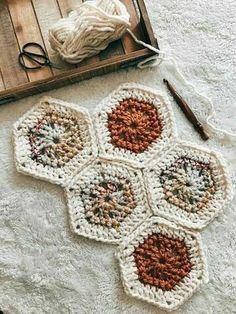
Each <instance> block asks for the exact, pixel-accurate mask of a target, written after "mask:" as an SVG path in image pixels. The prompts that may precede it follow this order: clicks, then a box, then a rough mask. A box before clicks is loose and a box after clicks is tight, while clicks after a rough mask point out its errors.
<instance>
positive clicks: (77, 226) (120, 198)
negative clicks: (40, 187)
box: [66, 160, 151, 243]
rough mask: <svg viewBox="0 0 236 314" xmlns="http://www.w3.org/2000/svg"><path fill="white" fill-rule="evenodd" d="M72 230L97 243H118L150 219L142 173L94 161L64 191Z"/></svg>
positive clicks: (114, 164) (118, 165)
mask: <svg viewBox="0 0 236 314" xmlns="http://www.w3.org/2000/svg"><path fill="white" fill-rule="evenodd" d="M66 195H67V200H68V206H69V211H70V219H71V225H72V228H73V230H74V231H75V232H76V233H77V234H79V235H83V236H85V237H88V238H92V239H95V240H98V241H104V242H110V243H117V242H119V241H120V239H121V238H122V237H124V236H125V235H126V234H129V233H130V232H131V231H132V230H133V229H134V228H135V227H137V225H139V224H140V222H142V221H143V220H145V219H146V218H147V217H148V216H150V214H151V212H150V210H149V207H148V204H147V200H146V194H145V188H144V185H143V180H142V176H141V172H140V171H139V170H134V169H132V168H130V167H128V166H124V165H122V164H117V163H115V162H108V161H105V160H101V161H98V160H97V161H96V162H94V163H92V164H91V165H89V166H88V167H87V168H85V169H84V170H83V171H82V172H81V173H80V174H78V175H77V176H76V177H75V178H74V179H73V180H72V181H71V183H70V185H69V186H68V187H67V188H66Z"/></svg>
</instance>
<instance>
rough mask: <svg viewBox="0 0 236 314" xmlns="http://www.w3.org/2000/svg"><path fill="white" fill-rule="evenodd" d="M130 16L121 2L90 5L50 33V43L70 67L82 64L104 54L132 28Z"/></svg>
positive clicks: (106, 0)
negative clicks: (103, 51) (73, 64)
mask: <svg viewBox="0 0 236 314" xmlns="http://www.w3.org/2000/svg"><path fill="white" fill-rule="evenodd" d="M129 19H130V15H129V13H128V11H127V9H126V7H125V5H124V4H123V3H121V2H120V1H119V0H95V1H87V2H85V3H83V4H82V5H80V6H78V7H77V8H76V9H75V10H74V11H71V12H70V14H69V16H68V17H66V18H62V19H60V20H59V21H58V22H57V23H56V24H54V25H53V26H52V28H51V29H50V30H49V42H50V45H51V47H52V49H53V51H55V52H56V53H58V54H59V55H60V56H61V58H62V59H63V60H65V61H66V62H68V63H79V62H81V61H83V60H84V59H85V58H88V57H91V56H93V55H96V54H98V53H99V52H100V51H102V50H104V49H105V48H106V47H107V46H108V45H109V44H110V43H111V42H112V41H115V40H117V39H119V38H120V37H121V36H122V35H123V34H124V33H125V32H126V30H127V28H128V27H129V26H130V22H129Z"/></svg>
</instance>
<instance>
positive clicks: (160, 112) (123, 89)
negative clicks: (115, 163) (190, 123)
mask: <svg viewBox="0 0 236 314" xmlns="http://www.w3.org/2000/svg"><path fill="white" fill-rule="evenodd" d="M94 123H95V128H96V131H97V137H98V143H99V154H100V157H103V158H107V159H113V160H119V161H122V162H125V163H132V164H133V165H134V166H136V167H139V168H143V167H145V166H146V165H148V163H149V162H150V160H151V159H152V158H153V157H155V156H156V155H158V154H160V152H162V153H163V152H164V151H165V149H166V148H167V147H168V145H169V144H170V143H171V142H173V140H174V139H175V126H174V122H173V115H172V110H171V108H170V104H169V101H168V99H166V97H165V96H163V95H162V94H160V93H157V92H156V91H155V90H153V89H151V88H147V87H144V86H141V85H137V84H126V85H122V86H120V87H119V88H118V89H116V90H115V91H114V92H113V93H111V94H110V95H109V96H108V97H107V98H105V99H104V100H103V101H102V102H101V104H100V105H99V106H98V107H97V109H96V111H95V114H94Z"/></svg>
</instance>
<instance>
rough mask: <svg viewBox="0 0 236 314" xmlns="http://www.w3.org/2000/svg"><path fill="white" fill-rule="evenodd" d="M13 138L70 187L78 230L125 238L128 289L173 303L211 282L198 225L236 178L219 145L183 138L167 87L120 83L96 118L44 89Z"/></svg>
mask: <svg viewBox="0 0 236 314" xmlns="http://www.w3.org/2000/svg"><path fill="white" fill-rule="evenodd" d="M14 144H15V162H16V167H17V170H18V171H20V172H22V173H24V174H28V175H31V176H34V177H36V178H39V179H44V180H47V181H50V182H51V183H56V184H60V185H62V186H63V187H64V189H65V192H66V198H67V202H68V208H69V215H70V223H71V227H72V230H73V231H74V232H75V233H77V234H78V235H82V236H84V237H87V238H91V239H95V240H98V241H103V242H108V243H114V244H120V246H119V247H118V258H119V261H120V266H121V274H122V278H123V283H124V288H125V291H126V292H127V293H128V294H129V295H131V296H134V297H137V298H139V299H142V300H145V301H148V302H150V303H152V304H155V305H158V306H159V307H161V308H163V309H166V310H173V309H176V308H177V307H178V306H180V305H181V304H182V303H183V302H184V301H185V300H186V299H188V298H189V297H190V296H191V295H192V294H193V293H194V292H195V291H196V289H197V288H198V287H199V286H200V284H201V283H203V282H206V281H207V271H206V264H205V262H204V257H203V254H202V250H201V244H200V236H199V235H198V234H197V233H196V232H194V231H193V229H201V228H203V227H205V226H206V225H207V224H208V223H209V222H210V221H212V219H213V218H214V217H216V216H217V215H218V214H219V212H220V211H221V210H222V209H223V208H224V207H225V206H226V204H227V203H228V202H229V201H230V199H231V198H232V196H233V192H232V187H231V181H230V179H229V176H228V174H227V170H226V168H225V165H224V162H223V161H222V159H221V157H220V156H219V155H218V154H215V153H214V152H211V151H209V150H206V149H203V148H201V147H197V146H193V145H191V144H189V143H184V142H180V141H179V140H178V138H177V136H176V131H175V126H174V121H173V114H172V110H171V107H170V105H169V102H168V100H167V99H166V98H165V97H164V96H162V95H161V94H160V93H158V92H157V91H155V90H153V89H150V88H147V87H144V86H141V85H137V84H134V83H133V84H126V85H122V86H121V87H119V88H118V89H117V90H115V91H114V92H113V93H112V94H110V95H109V96H108V97H107V98H105V99H104V100H103V101H102V102H101V104H100V105H99V106H98V107H97V109H96V111H95V113H94V115H93V116H92V117H90V115H89V113H88V112H87V110H86V109H84V108H81V107H79V106H76V105H73V104H68V103H66V102H63V101H60V100H56V99H52V98H49V97H44V98H43V99H42V100H41V101H40V103H39V104H38V105H37V106H35V107H34V108H32V109H31V110H30V111H28V112H27V113H26V114H25V115H24V116H23V117H22V118H21V119H19V121H17V122H16V124H15V125H14ZM180 225H181V226H180ZM190 229H192V231H190Z"/></svg>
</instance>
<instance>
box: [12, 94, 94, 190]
mask: <svg viewBox="0 0 236 314" xmlns="http://www.w3.org/2000/svg"><path fill="white" fill-rule="evenodd" d="M13 132H14V145H15V161H16V167H17V170H18V171H19V172H22V173H24V174H28V175H31V176H34V177H36V178H39V179H43V180H46V181H49V182H51V183H57V184H60V185H62V186H64V185H66V184H67V183H68V181H70V180H71V178H72V177H73V176H74V175H75V174H76V173H77V172H78V171H80V170H81V169H82V168H83V167H84V166H85V165H86V164H87V163H88V162H89V161H91V160H93V159H94V158H96V156H97V145H96V141H95V134H94V130H93V125H92V120H91V118H90V116H89V113H88V111H87V110H86V109H85V108H82V107H79V106H76V105H73V104H70V103H66V102H64V101H61V100H58V99H53V98H50V97H44V98H42V99H41V101H40V102H39V104H38V105H36V106H35V107H33V108H32V109H31V110H29V111H28V112H27V113H26V114H25V115H24V116H23V117H21V118H20V119H19V120H18V121H17V122H16V123H15V125H14V131H13Z"/></svg>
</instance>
